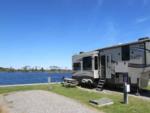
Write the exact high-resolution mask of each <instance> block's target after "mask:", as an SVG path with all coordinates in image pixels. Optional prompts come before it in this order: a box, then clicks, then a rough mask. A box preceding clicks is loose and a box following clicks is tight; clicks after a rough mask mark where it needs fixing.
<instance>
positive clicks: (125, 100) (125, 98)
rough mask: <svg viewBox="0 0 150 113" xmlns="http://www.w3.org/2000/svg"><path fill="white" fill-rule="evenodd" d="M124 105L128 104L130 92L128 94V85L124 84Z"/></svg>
mask: <svg viewBox="0 0 150 113" xmlns="http://www.w3.org/2000/svg"><path fill="white" fill-rule="evenodd" d="M124 103H125V104H128V92H127V83H126V82H124Z"/></svg>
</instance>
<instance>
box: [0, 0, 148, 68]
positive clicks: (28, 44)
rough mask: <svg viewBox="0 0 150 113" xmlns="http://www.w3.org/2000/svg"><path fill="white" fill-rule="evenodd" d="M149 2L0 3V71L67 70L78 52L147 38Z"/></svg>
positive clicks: (71, 0) (26, 0)
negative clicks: (62, 68) (0, 69)
mask: <svg viewBox="0 0 150 113" xmlns="http://www.w3.org/2000/svg"><path fill="white" fill-rule="evenodd" d="M149 6H150V1H149V0H0V66H4V67H10V66H13V67H17V68H18V67H22V66H24V65H30V66H43V67H48V66H50V65H57V66H61V67H68V68H71V57H72V55H73V54H75V53H78V52H79V51H90V50H93V49H97V48H101V47H105V46H110V45H113V44H118V43H124V42H130V41H135V40H137V38H139V37H144V36H150V7H149Z"/></svg>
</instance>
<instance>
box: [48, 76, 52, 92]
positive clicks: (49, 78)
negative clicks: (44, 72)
mask: <svg viewBox="0 0 150 113" xmlns="http://www.w3.org/2000/svg"><path fill="white" fill-rule="evenodd" d="M50 83H51V77H48V89H49V90H51V89H52V87H51V85H50Z"/></svg>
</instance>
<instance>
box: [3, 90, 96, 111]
mask: <svg viewBox="0 0 150 113" xmlns="http://www.w3.org/2000/svg"><path fill="white" fill-rule="evenodd" d="M4 98H5V101H6V103H7V106H8V108H9V111H10V113H98V112H97V111H96V110H95V109H91V108H89V107H87V106H84V105H82V104H81V103H79V102H77V101H75V100H72V99H69V98H67V97H64V96H61V95H57V94H54V93H51V92H48V91H41V90H35V91H21V92H16V93H10V94H8V95H5V96H4Z"/></svg>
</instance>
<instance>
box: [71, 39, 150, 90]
mask: <svg viewBox="0 0 150 113" xmlns="http://www.w3.org/2000/svg"><path fill="white" fill-rule="evenodd" d="M72 66H73V76H72V78H74V79H76V80H77V81H78V82H79V84H80V85H85V84H90V85H93V86H95V87H97V89H98V90H102V89H103V87H104V85H105V86H107V85H108V86H122V85H123V83H124V82H127V83H128V84H130V85H131V88H132V89H136V90H138V89H140V88H145V87H147V86H148V82H149V77H150V39H149V38H141V39H139V40H138V41H136V42H132V43H127V44H120V45H115V46H111V47H106V48H102V49H97V50H94V51H90V52H80V54H78V55H74V56H73V57H72Z"/></svg>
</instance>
